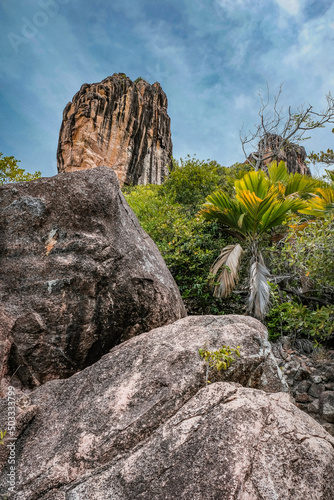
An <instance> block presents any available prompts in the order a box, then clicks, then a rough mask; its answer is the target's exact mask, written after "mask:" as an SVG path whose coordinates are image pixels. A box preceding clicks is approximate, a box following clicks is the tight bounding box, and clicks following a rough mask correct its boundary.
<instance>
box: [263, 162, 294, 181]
mask: <svg viewBox="0 0 334 500" xmlns="http://www.w3.org/2000/svg"><path fill="white" fill-rule="evenodd" d="M268 175H269V179H270V180H271V182H272V183H273V184H277V183H281V184H287V182H288V181H289V179H290V174H289V172H288V169H287V166H286V163H285V162H284V161H280V162H279V163H277V161H273V162H272V163H271V164H270V165H269V166H268Z"/></svg>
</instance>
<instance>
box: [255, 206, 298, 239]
mask: <svg viewBox="0 0 334 500" xmlns="http://www.w3.org/2000/svg"><path fill="white" fill-rule="evenodd" d="M306 207H307V202H306V201H304V200H300V199H299V198H286V199H276V200H275V201H274V202H273V203H272V204H271V205H270V207H269V208H268V210H266V212H265V213H263V214H262V217H261V222H260V228H259V234H262V233H265V232H266V231H269V229H272V228H273V227H275V226H280V225H281V224H283V223H284V222H285V221H286V220H288V219H289V215H290V214H291V215H292V213H296V212H297V211H300V210H302V209H303V208H306Z"/></svg>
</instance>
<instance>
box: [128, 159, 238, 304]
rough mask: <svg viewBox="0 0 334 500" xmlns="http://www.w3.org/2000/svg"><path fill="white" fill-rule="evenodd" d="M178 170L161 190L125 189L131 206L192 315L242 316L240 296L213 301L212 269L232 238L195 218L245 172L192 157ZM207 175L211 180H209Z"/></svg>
mask: <svg viewBox="0 0 334 500" xmlns="http://www.w3.org/2000/svg"><path fill="white" fill-rule="evenodd" d="M174 165H175V166H176V168H175V169H174V170H173V171H172V172H171V173H170V177H169V179H168V180H167V181H166V182H165V184H163V185H162V186H156V185H150V186H135V187H125V188H124V190H123V191H124V194H125V196H126V198H127V201H128V203H129V205H130V206H131V208H132V209H133V211H134V212H135V214H136V215H137V217H138V219H139V221H140V223H141V225H142V227H143V228H144V229H145V231H146V232H147V233H148V234H149V235H150V236H151V238H152V239H153V240H154V242H155V243H156V244H157V246H158V248H159V250H160V252H161V254H162V256H163V258H164V260H165V262H166V264H167V266H168V268H169V270H170V272H171V273H172V275H173V277H174V279H175V281H176V283H177V285H178V287H179V289H180V292H181V295H182V297H183V299H184V301H185V304H186V307H187V309H188V313H190V314H224V313H233V312H235V313H239V312H240V313H241V312H243V309H242V307H243V301H242V298H241V297H240V295H237V294H235V295H234V296H233V297H232V298H231V299H229V300H225V301H224V300H221V299H217V298H215V297H213V296H212V292H211V287H210V285H209V280H210V278H211V276H210V266H211V264H212V262H213V261H214V260H215V259H216V258H217V257H218V255H219V253H220V249H221V247H222V246H223V245H226V244H228V242H229V241H230V237H229V236H228V235H227V234H225V232H224V231H222V230H221V228H220V227H219V225H218V224H217V223H216V222H212V223H205V222H204V221H203V220H202V219H200V218H198V217H195V213H196V212H197V210H198V208H199V207H200V205H201V204H202V203H203V201H204V200H205V197H206V195H207V193H208V192H209V191H210V190H211V189H212V186H218V185H226V186H230V187H231V186H232V187H233V185H234V180H235V179H236V178H238V176H240V172H242V171H244V168H243V166H242V165H239V164H236V165H235V166H232V168H231V170H230V169H228V168H226V167H221V166H220V165H218V164H217V163H216V162H210V161H208V162H204V161H200V160H198V159H196V158H190V156H188V157H187V158H186V159H185V160H180V165H182V167H181V166H180V165H178V164H175V162H174ZM247 168H248V167H247V166H246V169H247ZM182 169H184V170H182ZM206 170H207V171H208V175H205V172H206ZM192 195H193V196H192Z"/></svg>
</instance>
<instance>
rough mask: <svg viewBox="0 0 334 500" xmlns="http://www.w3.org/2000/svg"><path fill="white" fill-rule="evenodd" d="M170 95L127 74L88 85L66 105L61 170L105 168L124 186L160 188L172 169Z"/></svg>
mask: <svg viewBox="0 0 334 500" xmlns="http://www.w3.org/2000/svg"><path fill="white" fill-rule="evenodd" d="M172 149H173V146H172V140H171V131H170V118H169V116H168V114H167V97H166V94H165V93H164V91H163V90H162V88H161V86H160V84H159V83H158V82H156V83H154V84H153V85H150V84H149V83H148V82H146V81H145V80H143V79H138V80H136V81H134V82H132V81H131V80H130V78H128V77H126V75H124V73H118V74H116V73H115V74H114V75H112V76H109V77H108V78H105V79H104V80H102V82H99V83H92V84H84V85H82V87H81V89H80V90H79V92H77V93H76V94H75V96H74V97H73V99H72V101H71V102H69V103H68V104H67V106H66V107H65V109H64V113H63V121H62V124H61V128H60V133H59V143H58V151H57V165H58V171H59V172H72V171H74V170H81V169H86V168H95V167H96V166H99V165H107V166H108V167H110V168H112V169H113V170H115V172H116V174H117V177H118V180H119V181H120V184H121V185H123V184H124V183H125V184H161V183H162V182H163V180H164V178H165V177H166V176H167V175H168V168H169V167H171V165H172Z"/></svg>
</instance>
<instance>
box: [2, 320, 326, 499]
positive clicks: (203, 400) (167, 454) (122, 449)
mask: <svg viewBox="0 0 334 500" xmlns="http://www.w3.org/2000/svg"><path fill="white" fill-rule="evenodd" d="M222 344H225V345H230V346H231V347H236V345H241V357H240V358H238V359H237V361H236V362H235V363H234V364H233V365H232V366H231V368H230V369H229V370H228V371H226V372H224V373H223V374H222V377H221V379H220V380H218V379H217V382H214V383H212V384H211V385H208V386H205V373H206V367H205V363H204V361H203V360H202V358H201V357H200V356H199V353H198V349H199V348H200V347H203V346H204V345H206V346H207V348H209V349H210V350H214V349H218V348H220V347H221V346H222ZM275 370H276V372H275ZM265 373H267V374H268V373H272V377H273V378H272V380H274V379H276V388H277V389H281V388H284V385H282V382H281V380H280V377H279V375H278V370H277V366H274V365H273V361H272V357H271V352H270V350H269V344H268V343H267V340H266V330H265V328H264V327H263V325H261V324H260V323H259V322H258V321H257V320H255V319H253V318H248V317H245V316H198V317H188V318H184V319H181V320H179V321H176V322H175V323H173V324H171V325H167V326H164V327H162V328H158V329H154V330H152V331H150V332H148V333H143V334H142V335H139V336H137V337H135V338H133V339H131V340H129V341H128V342H124V343H123V344H120V345H118V346H116V347H114V348H113V349H112V350H111V352H110V353H108V354H106V355H105V356H103V358H102V359H100V360H99V361H97V362H96V363H95V364H94V365H92V366H90V367H87V368H86V369H85V370H83V371H82V372H80V373H76V374H75V375H73V376H72V377H70V378H68V379H66V380H53V381H50V382H48V383H46V384H45V385H43V386H41V387H38V388H36V389H34V391H33V392H32V393H31V394H30V397H29V401H26V404H25V406H24V407H23V405H22V402H21V403H20V406H18V408H17V412H18V417H19V416H20V415H21V412H24V415H25V419H24V418H23V417H22V419H23V420H24V421H25V422H26V423H25V427H24V432H22V433H21V434H20V435H18V438H17V441H16V485H17V488H16V491H17V493H16V496H15V500H37V499H40V500H86V499H87V500H134V499H145V500H159V499H161V500H162V499H171V500H172V499H186V500H188V499H189V500H197V499H198V500H206V499H208V500H209V499H210V500H211V499H218V498H219V499H224V500H232V499H233V500H234V499H237V498H238V499H240V500H260V499H270V500H271V499H277V500H278V499H279V500H288V499H289V500H290V499H294V500H295V499H296V500H299V499H300V500H301V499H303V500H305V499H306V498H307V499H310V500H330V499H331V498H332V496H331V495H332V492H333V487H334V470H333V460H334V440H333V438H332V437H331V436H330V435H329V434H328V433H326V431H325V430H324V429H323V428H322V427H321V426H320V425H319V424H318V423H317V422H315V421H314V420H313V419H311V418H310V417H309V416H308V415H306V414H305V413H303V412H302V411H300V410H299V409H298V408H297V407H296V406H295V405H293V404H291V403H290V401H289V395H288V394H286V393H285V394H284V393H282V392H277V393H275V394H270V393H268V392H265V391H273V390H274V386H273V385H270V384H268V378H271V377H268V375H267V376H265V377H264V376H263V374H265ZM210 378H211V375H210ZM238 381H239V382H241V383H242V384H243V385H245V386H249V387H242V386H241V385H240V383H238ZM254 387H256V389H254ZM262 389H264V390H262ZM21 399H22V398H21ZM27 399H28V397H27ZM6 410H7V408H6V400H2V402H1V403H0V426H3V420H4V419H6V417H7V414H6ZM32 415H35V416H34V418H32ZM22 428H23V427H22ZM3 463H4V464H5V465H4V467H3V469H2V472H1V478H0V484H1V486H0V493H3V494H5V493H6V491H7V490H6V481H7V473H8V465H6V463H5V457H4V460H3ZM9 498H11V497H10V496H9Z"/></svg>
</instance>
